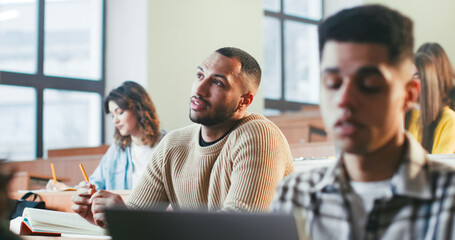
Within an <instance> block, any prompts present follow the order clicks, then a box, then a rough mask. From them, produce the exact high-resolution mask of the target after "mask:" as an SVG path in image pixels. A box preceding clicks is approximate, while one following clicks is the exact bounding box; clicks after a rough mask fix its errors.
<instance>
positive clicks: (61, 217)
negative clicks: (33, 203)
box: [10, 208, 105, 236]
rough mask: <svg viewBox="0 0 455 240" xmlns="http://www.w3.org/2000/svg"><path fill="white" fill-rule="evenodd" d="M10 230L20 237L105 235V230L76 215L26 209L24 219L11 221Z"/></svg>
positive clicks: (19, 218)
mask: <svg viewBox="0 0 455 240" xmlns="http://www.w3.org/2000/svg"><path fill="white" fill-rule="evenodd" d="M10 229H11V231H12V232H14V233H16V234H19V235H30V234H32V235H59V234H65V233H67V234H83V235H98V236H100V235H105V230H104V229H103V228H100V227H98V226H96V225H93V224H91V223H89V222H87V221H86V220H85V219H83V218H82V217H80V216H79V215H77V214H76V213H67V212H59V211H51V210H43V209H36V208H25V209H24V213H23V214H22V217H18V218H16V219H13V220H11V223H10Z"/></svg>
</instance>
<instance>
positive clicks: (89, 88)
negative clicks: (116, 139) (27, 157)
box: [0, 0, 106, 158]
mask: <svg viewBox="0 0 455 240" xmlns="http://www.w3.org/2000/svg"><path fill="white" fill-rule="evenodd" d="M101 4H102V7H101V15H102V16H101V46H100V47H101V59H100V60H101V76H100V79H99V80H95V81H94V80H88V79H82V78H71V77H58V76H46V75H44V38H45V36H44V35H45V34H44V26H45V23H44V21H45V20H44V19H45V0H37V11H38V12H37V13H38V15H37V20H38V21H37V34H38V38H37V59H36V60H37V61H36V67H37V68H36V73H34V74H30V73H19V72H9V71H0V84H4V85H11V86H22V87H32V88H34V89H35V91H36V99H35V100H36V105H35V109H36V119H35V123H36V136H35V137H36V146H35V148H36V151H35V157H36V158H42V157H43V155H44V152H43V151H44V149H43V146H44V133H43V126H44V123H43V120H44V116H43V115H44V114H43V110H44V106H43V105H44V99H43V98H44V96H43V92H44V89H46V88H48V89H56V90H70V91H81V92H90V93H98V94H100V96H101V99H104V92H105V85H106V79H105V76H106V69H105V56H106V54H105V52H106V51H105V50H106V1H105V0H101ZM100 104H101V109H103V106H102V105H103V104H102V102H101V103H100ZM100 114H101V139H100V141H101V143H104V140H105V139H104V138H105V137H104V134H105V124H104V114H103V111H101V112H100Z"/></svg>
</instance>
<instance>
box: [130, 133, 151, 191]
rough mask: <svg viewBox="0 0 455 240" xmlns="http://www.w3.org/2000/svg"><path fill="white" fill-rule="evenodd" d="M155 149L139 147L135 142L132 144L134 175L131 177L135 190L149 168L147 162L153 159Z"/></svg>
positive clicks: (145, 146) (144, 146)
mask: <svg viewBox="0 0 455 240" xmlns="http://www.w3.org/2000/svg"><path fill="white" fill-rule="evenodd" d="M154 149H155V147H150V146H148V145H142V146H139V145H137V144H135V143H134V142H131V157H132V158H133V174H132V176H131V177H132V184H133V188H134V187H135V186H136V184H137V183H138V182H139V179H140V178H141V176H142V173H143V172H144V170H145V167H146V166H147V162H148V161H149V160H150V159H151V157H152V154H153V150H154Z"/></svg>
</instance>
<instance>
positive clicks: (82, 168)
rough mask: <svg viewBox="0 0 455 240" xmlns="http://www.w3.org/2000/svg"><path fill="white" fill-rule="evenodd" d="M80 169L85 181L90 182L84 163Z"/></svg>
mask: <svg viewBox="0 0 455 240" xmlns="http://www.w3.org/2000/svg"><path fill="white" fill-rule="evenodd" d="M79 167H80V168H81V172H82V175H84V179H85V181H86V182H88V177H87V173H85V170H84V166H82V163H79Z"/></svg>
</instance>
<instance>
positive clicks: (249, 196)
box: [72, 47, 294, 226]
mask: <svg viewBox="0 0 455 240" xmlns="http://www.w3.org/2000/svg"><path fill="white" fill-rule="evenodd" d="M260 80H261V68H260V66H259V64H258V63H257V61H256V59H254V58H253V57H252V56H251V55H250V54H248V53H246V52H245V51H243V50H241V49H238V48H232V47H226V48H220V49H218V50H216V51H215V52H213V53H212V54H210V56H208V57H207V58H206V59H205V60H204V61H203V62H202V64H201V65H199V66H198V67H197V69H196V73H195V79H194V82H193V88H192V94H191V98H190V99H189V110H190V114H189V117H190V120H191V121H193V122H194V123H195V124H192V125H189V126H187V127H183V128H180V129H177V130H174V131H172V132H170V133H168V134H167V135H166V136H165V137H164V139H163V140H162V141H161V142H160V144H159V145H158V146H157V148H156V150H155V152H154V153H153V156H152V158H151V160H150V161H149V162H148V165H147V167H146V170H145V172H144V175H142V178H141V180H140V182H139V184H138V185H137V186H136V187H135V188H134V189H133V192H132V193H131V194H130V195H129V197H128V199H127V200H126V206H128V207H130V208H138V209H150V208H156V207H163V206H164V208H165V207H167V206H169V205H170V206H172V209H174V210H179V209H193V210H209V211H223V212H224V211H229V212H230V211H234V212H243V211H247V212H252V211H265V210H267V209H268V208H269V206H270V204H271V202H272V199H273V194H274V192H275V188H276V186H277V184H278V182H279V181H280V180H281V179H282V178H283V177H284V176H287V175H289V174H290V173H291V172H292V171H293V169H294V166H293V162H292V155H291V151H290V148H289V144H288V143H287V141H286V138H285V137H284V135H283V134H282V133H281V131H280V129H279V128H278V127H277V126H275V125H274V124H273V123H272V122H271V121H269V120H268V119H266V118H265V117H264V116H262V115H260V114H250V113H248V112H247V108H248V107H249V106H250V104H251V103H252V101H253V98H254V96H255V94H256V93H257V91H258V87H259V83H260ZM79 186H80V188H79V190H78V194H77V195H74V196H73V199H72V200H73V203H74V204H73V206H72V209H73V210H74V211H75V212H76V213H78V214H79V215H81V216H82V217H84V218H85V219H87V220H88V221H89V222H91V223H94V224H97V225H100V226H106V225H105V219H104V213H103V210H104V208H105V207H106V206H112V205H115V204H117V205H118V204H120V205H125V203H124V202H123V200H122V198H121V197H120V196H119V195H117V194H113V193H111V192H108V191H103V190H100V191H96V192H95V191H94V190H93V184H90V183H86V182H81V184H80V185H79ZM92 194H93V195H92Z"/></svg>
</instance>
